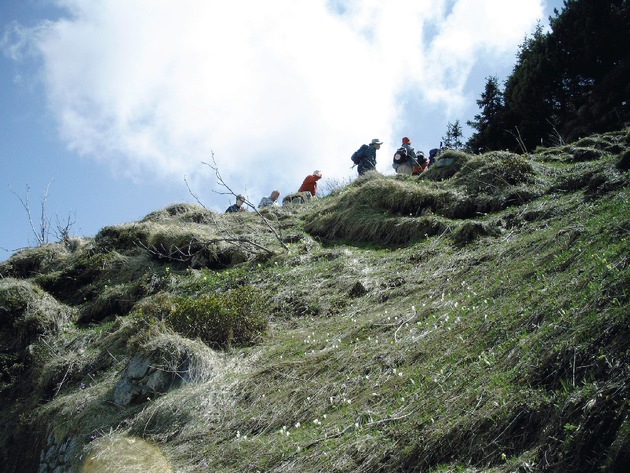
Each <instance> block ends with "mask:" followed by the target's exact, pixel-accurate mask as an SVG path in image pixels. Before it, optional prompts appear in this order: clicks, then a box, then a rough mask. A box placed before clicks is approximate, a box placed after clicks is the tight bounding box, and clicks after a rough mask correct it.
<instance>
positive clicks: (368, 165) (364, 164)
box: [352, 138, 383, 176]
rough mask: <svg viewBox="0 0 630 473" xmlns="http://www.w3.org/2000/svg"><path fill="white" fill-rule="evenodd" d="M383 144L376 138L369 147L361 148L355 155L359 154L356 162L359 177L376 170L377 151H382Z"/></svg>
mask: <svg viewBox="0 0 630 473" xmlns="http://www.w3.org/2000/svg"><path fill="white" fill-rule="evenodd" d="M382 144H383V142H382V141H381V140H379V139H378V138H374V139H373V140H372V141H371V143H370V144H369V145H363V146H361V148H359V150H358V151H357V152H356V153H355V155H356V154H359V156H358V157H357V162H356V164H357V170H358V171H359V176H361V175H363V174H365V173H366V172H368V171H373V170H374V169H376V151H377V150H379V149H381V145H382ZM355 155H353V158H352V160H353V161H355Z"/></svg>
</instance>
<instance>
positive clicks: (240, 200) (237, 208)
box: [225, 194, 247, 214]
mask: <svg viewBox="0 0 630 473" xmlns="http://www.w3.org/2000/svg"><path fill="white" fill-rule="evenodd" d="M244 203H245V197H243V196H242V195H241V194H239V195H237V196H236V203H235V204H232V205H230V206H229V207H228V208H227V209H226V210H225V213H226V214H230V213H234V212H247V209H246V208H245V207H243V204H244Z"/></svg>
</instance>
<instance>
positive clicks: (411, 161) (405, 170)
mask: <svg viewBox="0 0 630 473" xmlns="http://www.w3.org/2000/svg"><path fill="white" fill-rule="evenodd" d="M414 166H418V159H417V158H416V150H415V149H413V146H411V140H410V139H409V138H408V137H406V136H405V137H404V138H403V139H402V146H401V147H400V148H398V149H397V150H396V153H395V154H394V162H393V163H392V167H393V168H394V169H395V170H396V173H397V174H408V175H411V174H413V168H414Z"/></svg>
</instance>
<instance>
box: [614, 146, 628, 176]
mask: <svg viewBox="0 0 630 473" xmlns="http://www.w3.org/2000/svg"><path fill="white" fill-rule="evenodd" d="M616 166H617V169H619V170H620V171H627V170H629V169H630V150H625V151H624V152H623V153H622V154H621V156H620V157H619V160H618V161H617V164H616Z"/></svg>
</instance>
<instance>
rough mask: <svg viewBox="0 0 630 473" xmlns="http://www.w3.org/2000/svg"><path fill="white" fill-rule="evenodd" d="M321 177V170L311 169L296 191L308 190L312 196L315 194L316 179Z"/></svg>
mask: <svg viewBox="0 0 630 473" xmlns="http://www.w3.org/2000/svg"><path fill="white" fill-rule="evenodd" d="M321 178H322V173H321V171H313V174H311V175H310V176H306V178H305V179H304V182H302V185H301V186H300V188H299V189H298V192H310V193H311V194H312V196H313V197H315V194H317V181H319V180H320V179H321Z"/></svg>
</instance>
